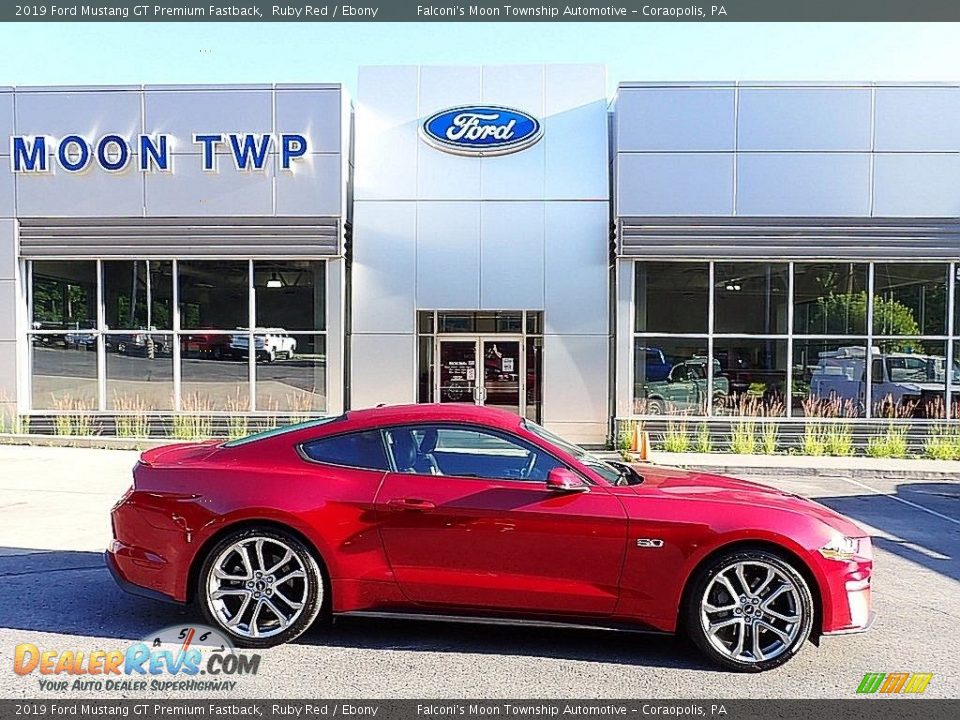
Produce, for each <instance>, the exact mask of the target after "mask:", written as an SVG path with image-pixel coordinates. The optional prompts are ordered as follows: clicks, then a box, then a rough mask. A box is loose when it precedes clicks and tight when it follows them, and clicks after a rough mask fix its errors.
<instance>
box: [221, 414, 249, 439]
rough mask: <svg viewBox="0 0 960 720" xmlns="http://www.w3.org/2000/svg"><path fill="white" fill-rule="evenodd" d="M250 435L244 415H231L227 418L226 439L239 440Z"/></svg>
mask: <svg viewBox="0 0 960 720" xmlns="http://www.w3.org/2000/svg"><path fill="white" fill-rule="evenodd" d="M249 434H250V428H249V424H248V423H247V416H246V415H231V416H230V417H229V418H227V437H228V438H229V439H231V440H239V439H240V438H242V437H246V436H247V435H249Z"/></svg>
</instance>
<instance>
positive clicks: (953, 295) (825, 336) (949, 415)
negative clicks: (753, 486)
mask: <svg viewBox="0 0 960 720" xmlns="http://www.w3.org/2000/svg"><path fill="white" fill-rule="evenodd" d="M631 260H632V267H631V269H630V278H631V280H630V282H631V294H630V305H631V318H632V319H631V323H632V325H631V328H632V332H631V333H630V338H629V342H630V343H631V346H630V348H629V352H630V362H629V363H627V368H626V374H625V376H624V377H620V376H619V375H618V376H617V378H616V382H617V386H618V387H617V393H618V395H617V398H618V402H620V400H621V398H622V400H623V401H624V402H625V403H626V405H627V407H629V408H630V410H629V411H628V413H627V414H626V415H625V416H624V417H629V418H638V419H640V418H642V419H645V420H650V419H654V420H672V419H677V420H684V421H694V422H697V421H700V420H704V421H730V420H731V419H732V418H733V417H734V416H732V415H729V414H725V413H722V412H717V410H716V408H715V407H714V402H713V396H714V382H713V380H714V378H715V377H716V375H715V373H714V372H713V367H712V366H711V372H710V380H709V381H708V382H707V391H708V392H707V395H708V401H707V403H706V406H705V410H704V411H703V412H702V413H701V412H694V413H683V414H667V415H650V414H648V413H646V412H642V411H641V408H639V407H638V406H637V403H638V399H640V398H638V394H637V384H636V366H637V364H638V362H640V360H638V357H637V349H636V348H637V345H638V344H643V345H646V344H648V342H649V341H650V340H652V339H655V340H660V341H678V340H698V341H700V342H702V343H704V344H705V345H707V347H708V350H707V354H708V356H709V357H711V358H715V357H716V352H715V347H716V346H718V345H722V344H723V343H724V342H728V341H736V340H750V341H771V342H785V343H786V354H785V360H786V368H785V374H784V382H783V387H784V389H785V391H786V392H785V393H784V404H785V407H784V414H783V415H781V416H766V418H767V419H768V420H769V421H772V422H781V421H791V420H793V421H796V420H798V419H799V420H802V421H804V422H810V421H812V422H819V421H820V420H824V421H829V418H806V417H804V415H803V413H802V412H800V411H799V410H798V409H796V408H794V407H793V406H794V404H795V400H797V398H802V397H803V396H802V394H797V393H796V392H795V391H794V378H795V376H796V375H797V368H795V367H794V360H795V349H796V348H797V347H798V346H802V345H804V344H808V343H813V342H817V341H836V342H838V343H840V344H843V343H844V342H846V341H848V340H849V341H850V343H851V344H856V343H857V342H858V341H859V342H861V343H862V344H863V345H864V346H865V347H866V348H867V350H868V354H870V353H872V349H873V348H874V347H877V346H880V345H881V344H882V343H883V342H885V341H890V340H910V341H917V342H919V343H941V342H942V343H944V356H943V357H944V363H945V367H946V368H948V371H947V372H946V373H945V378H944V382H943V386H942V387H941V389H940V390H939V391H938V392H937V395H936V396H937V397H939V398H941V399H942V400H943V401H944V402H943V406H944V407H943V410H942V411H941V415H940V416H939V417H926V416H919V417H908V418H904V419H897V420H896V422H904V423H920V424H930V423H937V422H950V421H956V420H958V419H960V404H957V395H958V391H960V387H958V386H960V383H958V382H957V381H955V380H954V378H953V376H952V374H951V372H950V371H949V368H952V367H953V362H954V361H955V360H956V356H957V355H960V298H958V297H957V295H958V289H960V275H958V273H960V259H943V258H929V259H917V258H903V257H900V258H892V257H878V258H866V259H864V258H858V259H855V260H847V259H833V258H827V259H824V258H821V259H815V258H806V257H786V258H770V257H742V258H741V257H737V258H733V259H731V258H722V257H702V256H697V257H683V258H673V259H669V260H665V259H661V258H649V259H648V258H640V257H637V258H631ZM652 262H670V263H674V264H677V265H680V264H689V263H705V264H706V265H707V266H708V269H709V273H708V274H709V278H710V282H709V287H710V294H709V307H710V310H709V326H708V329H707V331H706V332H704V333H688V332H653V331H637V330H636V322H635V320H636V313H637V302H638V300H637V296H638V287H637V275H638V269H637V268H638V266H639V265H641V264H645V263H652ZM728 262H736V263H740V264H747V263H751V264H760V265H763V264H778V263H785V264H786V265H787V269H788V275H787V281H788V284H787V325H786V332H782V333H746V332H744V333H741V332H737V333H727V332H718V331H717V330H716V322H715V321H716V308H715V306H716V302H715V299H716V296H717V293H718V290H717V284H716V269H717V267H718V266H719V265H723V264H725V263H728ZM822 264H842V265H856V266H857V272H858V273H859V272H863V271H865V273H866V278H865V279H866V287H865V288H863V292H864V293H865V295H866V298H867V305H866V308H865V317H864V332H862V333H856V334H844V333H842V332H833V333H816V332H802V331H800V330H798V329H797V327H796V314H797V313H796V310H797V294H798V288H797V282H796V281H797V277H798V276H799V273H800V272H802V271H803V269H804V266H808V265H822ZM896 265H903V266H914V267H915V266H918V265H932V266H937V271H936V272H935V273H932V274H933V275H939V267H940V266H944V267H945V268H946V276H945V278H944V280H945V281H946V286H945V290H946V296H945V298H944V302H945V312H946V316H945V318H944V320H945V328H944V332H943V333H940V334H929V333H925V332H923V328H922V327H921V328H920V332H919V333H918V334H915V335H909V336H906V335H904V336H899V335H885V334H882V333H880V332H877V331H876V330H875V328H874V315H875V313H874V308H875V305H876V303H877V293H876V285H877V275H878V269H879V268H881V267H882V266H896ZM938 287H939V286H938ZM624 341H625V339H618V343H619V342H624ZM726 373H727V370H723V371H722V374H726ZM621 383H623V384H626V386H627V387H626V388H625V389H622V390H621V389H620V384H621ZM872 386H873V378H872V377H871V375H870V373H867V377H866V389H865V397H872ZM620 393H623V394H622V395H621V394H620ZM750 417H762V415H759V414H758V415H751V416H750ZM878 419H883V420H885V421H886V420H889V418H887V417H886V416H885V415H883V414H882V413H880V412H878V411H877V410H876V408H875V407H874V406H873V404H872V403H871V402H867V403H865V408H864V413H863V415H862V416H861V417H857V418H852V421H853V422H869V421H872V420H878Z"/></svg>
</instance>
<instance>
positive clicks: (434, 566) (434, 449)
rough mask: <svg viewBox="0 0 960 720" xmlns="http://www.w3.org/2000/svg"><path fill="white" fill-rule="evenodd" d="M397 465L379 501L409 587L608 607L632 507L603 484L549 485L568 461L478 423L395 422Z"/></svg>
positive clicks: (496, 603)
mask: <svg viewBox="0 0 960 720" xmlns="http://www.w3.org/2000/svg"><path fill="white" fill-rule="evenodd" d="M388 439H389V441H390V442H389V446H390V448H391V451H392V453H393V456H394V458H395V466H396V470H397V471H396V472H391V473H389V474H388V475H387V476H386V478H385V479H384V481H383V483H382V485H381V486H380V490H379V492H378V494H377V498H376V501H375V504H376V511H377V519H378V525H379V527H380V534H381V539H382V541H383V544H384V549H385V551H386V555H387V559H388V560H389V562H390V565H391V568H392V570H393V573H394V576H395V578H396V580H397V582H398V583H399V585H400V588H401V590H402V591H403V593H404V594H405V595H406V596H407V597H408V598H409V599H410V600H412V601H414V602H416V603H421V604H424V605H434V606H445V607H448V608H456V607H464V608H466V607H471V608H478V607H479V608H490V609H496V610H503V611H510V610H525V611H539V612H544V613H558V614H609V613H611V612H613V609H614V606H615V605H616V601H617V589H618V583H619V580H620V572H621V568H622V565H623V558H624V552H625V549H626V533H627V521H626V514H625V511H624V509H623V506H622V505H621V503H620V501H619V500H618V499H617V497H616V496H614V495H612V494H610V493H608V492H607V491H606V488H604V487H602V486H598V485H593V486H591V487H590V490H589V491H588V492H572V493H559V492H556V491H551V490H548V489H547V486H546V483H545V479H546V473H547V472H549V470H550V469H552V468H553V467H558V466H561V463H560V462H559V461H557V460H556V459H554V458H553V457H552V456H550V455H548V454H547V453H544V452H543V451H542V450H538V449H537V448H536V447H535V446H533V445H529V444H527V443H526V442H525V441H523V440H521V439H519V438H513V437H512V436H507V435H504V434H502V433H499V432H496V431H492V430H487V429H481V428H470V429H464V428H462V427H461V428H445V427H436V426H434V427H428V426H411V427H409V428H394V429H392V430H390V431H388Z"/></svg>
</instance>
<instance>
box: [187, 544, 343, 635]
mask: <svg viewBox="0 0 960 720" xmlns="http://www.w3.org/2000/svg"><path fill="white" fill-rule="evenodd" d="M197 597H198V601H199V603H200V606H201V610H202V612H203V614H204V617H205V618H206V619H207V621H208V622H209V623H210V624H211V625H213V626H215V627H217V628H219V629H221V630H222V631H224V632H225V633H227V635H228V636H229V637H230V638H231V639H232V640H233V641H234V642H235V643H236V644H237V645H239V646H241V647H272V646H273V645H280V644H281V643H285V642H289V641H290V640H293V639H294V638H296V637H297V636H298V635H300V634H301V633H303V632H304V631H305V630H306V629H307V628H308V627H310V625H311V624H312V623H313V621H314V620H315V619H316V617H317V615H318V614H319V613H320V611H321V609H322V608H323V606H324V603H325V602H326V593H325V584H324V576H323V571H322V569H321V568H320V565H319V564H318V563H317V560H316V558H314V556H313V554H312V553H311V552H310V550H309V549H308V548H307V547H306V546H305V545H304V544H303V543H302V542H301V541H300V540H299V539H297V538H296V537H294V536H293V535H291V534H289V533H286V532H282V531H279V530H274V529H271V528H250V529H246V530H240V531H238V532H235V533H232V534H230V535H228V536H227V537H225V538H223V540H221V541H220V542H218V543H217V544H216V545H215V546H214V547H213V549H212V550H211V551H210V552H209V554H208V555H207V558H206V560H205V561H204V563H203V567H202V568H201V570H200V577H199V583H198V593H197Z"/></svg>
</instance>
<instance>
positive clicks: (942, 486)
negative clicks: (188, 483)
mask: <svg viewBox="0 0 960 720" xmlns="http://www.w3.org/2000/svg"><path fill="white" fill-rule="evenodd" d="M135 459H136V453H132V452H125V451H111V450H87V449H75V448H39V447H11V446H7V447H0V697H42V696H44V695H46V693H44V692H41V691H40V689H39V687H38V683H37V675H36V674H33V675H32V676H27V677H20V676H17V675H15V674H14V673H13V672H12V671H11V667H12V658H13V651H14V647H15V646H16V645H17V644H18V643H23V642H32V643H34V644H36V645H37V646H39V647H42V648H49V649H57V650H61V651H62V650H66V649H77V650H84V651H90V650H95V649H113V648H118V649H121V648H124V647H125V646H126V644H128V642H129V641H132V640H136V639H140V638H143V637H145V636H147V635H148V634H150V633H153V632H154V631H156V630H157V629H159V628H161V627H164V626H168V625H171V624H174V623H179V622H184V621H191V620H199V616H198V615H197V614H196V613H194V612H193V611H192V610H191V609H178V608H177V607H175V606H170V605H165V604H162V603H156V602H152V601H149V600H142V599H139V598H134V597H131V596H128V595H125V594H123V593H122V592H121V591H120V590H119V589H118V588H116V587H115V585H114V584H113V581H112V580H111V579H110V576H109V574H108V572H107V571H106V569H105V568H104V566H103V563H102V559H101V555H100V553H101V552H102V550H103V548H104V546H105V545H106V543H107V540H108V538H109V535H110V526H109V518H108V511H109V508H110V506H111V505H112V503H113V502H114V501H115V500H116V499H117V498H118V497H119V496H120V494H121V493H122V492H123V491H124V490H125V489H126V487H127V486H128V485H129V483H130V468H131V467H132V465H133V463H134V461H135ZM751 479H757V477H756V476H752V478H751ZM763 481H766V482H769V483H771V484H774V485H777V486H779V487H783V488H787V489H790V490H791V491H794V492H797V493H799V494H802V495H806V496H809V497H812V498H816V499H817V500H819V501H820V502H823V503H824V504H826V505H829V506H831V507H833V508H835V509H837V510H839V511H841V512H843V513H846V514H847V515H849V516H851V517H853V518H854V519H856V520H858V521H859V522H860V523H861V524H863V525H864V526H866V527H867V528H868V529H869V530H870V532H871V533H872V534H873V535H874V536H875V544H876V549H877V552H876V556H877V557H876V575H875V605H876V609H877V611H878V612H879V619H878V620H877V623H876V625H875V627H874V629H873V630H872V631H871V632H869V633H867V634H863V635H855V636H849V637H844V638H834V639H829V640H825V641H824V643H823V645H822V646H821V647H820V648H819V649H818V648H815V647H813V646H812V645H810V646H808V647H807V648H806V649H805V650H804V651H803V652H802V653H801V654H800V655H799V656H798V657H797V658H795V659H794V660H793V661H792V662H790V663H788V664H787V665H786V666H784V667H782V668H779V669H777V670H775V671H772V672H769V673H765V674H762V675H738V674H732V673H727V672H722V671H718V670H716V669H715V668H713V667H712V666H709V665H706V664H705V663H704V662H703V661H702V660H701V659H700V657H699V656H698V655H697V654H696V653H695V652H694V651H692V650H691V649H690V648H688V647H687V645H686V643H684V642H682V641H679V640H675V639H673V638H658V637H648V636H642V635H633V634H625V633H608V632H600V631H583V630H577V631H573V630H571V631H557V630H545V629H532V628H531V629H518V628H516V627H502V628H501V627H489V626H458V625H448V624H439V623H438V624H432V623H426V622H416V623H410V622H392V621H391V622H387V621H379V620H378V621H372V620H365V621H361V620H350V621H338V622H337V623H336V624H335V625H334V626H333V627H332V628H323V629H321V628H315V629H313V630H311V631H309V632H308V633H307V634H306V635H305V636H304V637H302V638H301V639H300V640H298V641H297V642H296V643H294V644H291V645H287V646H284V647H280V648H275V649H272V650H267V651H264V652H263V660H262V665H261V668H260V672H259V674H258V675H256V676H255V677H249V678H244V679H242V680H241V681H240V682H239V685H238V687H237V690H236V691H235V692H234V693H233V696H234V697H238V696H239V697H260V698H262V697H309V698H318V697H341V698H348V697H353V698H361V697H365V698H390V697H437V698H443V697H487V698H498V697H499V698H508V697H514V698H557V697H561V698H562V697H594V698H603V697H607V698H647V697H649V698H655V697H657V698H686V697H729V698H734V697H740V698H743V697H746V698H762V697H812V698H824V697H836V698H848V697H852V696H853V695H854V691H855V689H856V687H857V685H858V683H859V682H860V679H861V678H862V677H863V675H864V673H866V672H896V671H906V672H932V673H934V678H933V680H932V681H931V683H930V685H929V687H928V689H927V691H926V696H928V697H957V696H958V691H960V665H958V663H957V661H956V653H957V647H958V645H960V482H957V481H949V480H948V481H935V482H931V481H929V480H926V481H909V480H903V479H897V480H886V479H883V478H876V477H872V478H870V479H862V480H861V479H857V478H855V477H854V478H842V477H831V476H826V475H818V476H813V475H791V476H789V477H787V478H786V479H782V480H777V479H774V478H765V479H763ZM82 694H83V693H79V695H82ZM202 694H204V693H201V695H202ZM205 694H206V695H209V693H205ZM104 695H106V696H109V697H122V696H124V697H129V696H134V695H136V693H130V692H122V693H121V692H115V693H97V692H90V693H88V696H90V697H95V696H104ZM70 696H71V697H73V696H75V694H71V695H70ZM185 697H186V696H185Z"/></svg>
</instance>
